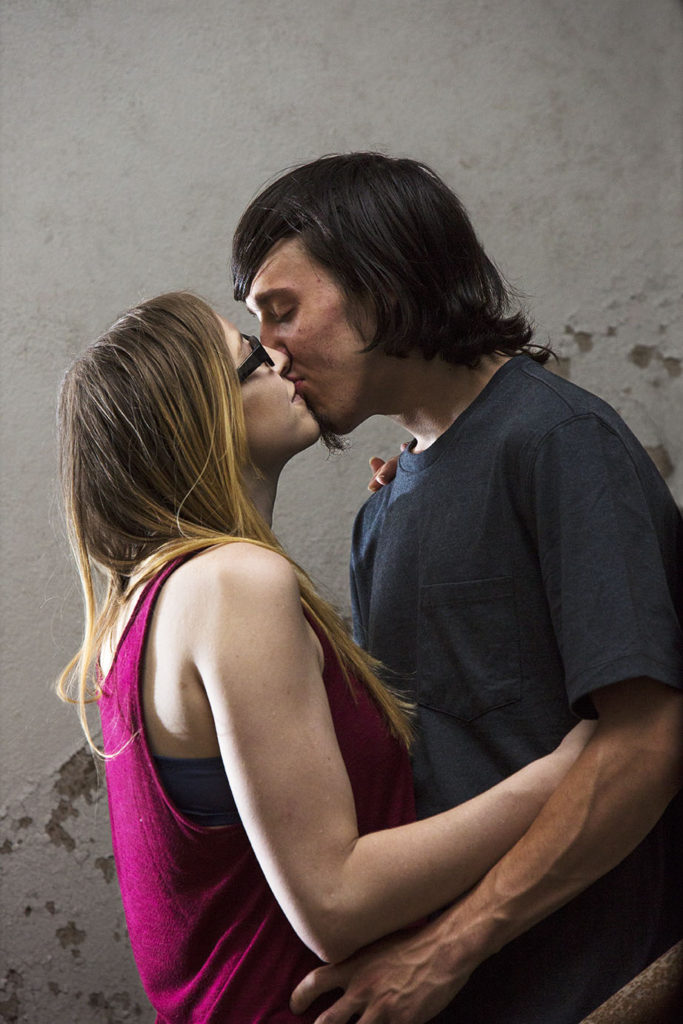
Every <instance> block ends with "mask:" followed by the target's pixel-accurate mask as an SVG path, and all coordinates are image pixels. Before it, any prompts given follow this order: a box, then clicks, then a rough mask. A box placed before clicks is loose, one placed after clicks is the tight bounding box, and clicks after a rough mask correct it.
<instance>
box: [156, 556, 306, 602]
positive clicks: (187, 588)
mask: <svg viewBox="0 0 683 1024" xmlns="http://www.w3.org/2000/svg"><path fill="white" fill-rule="evenodd" d="M164 589H165V590H166V591H167V595H166V596H167V601H168V602H169V603H170V601H171V600H172V601H173V603H174V604H175V603H176V602H179V603H181V604H182V605H184V606H185V607H186V608H187V607H195V608H197V607H201V608H204V609H205V610H209V609H210V608H211V607H214V608H215V607H216V605H218V606H220V607H222V608H225V606H226V605H229V606H233V607H235V606H239V607H241V606H242V605H243V603H244V602H248V603H249V604H250V605H252V604H255V605H258V604H264V605H272V604H273V603H274V602H275V603H281V602H284V603H285V604H287V603H289V602H291V601H294V602H296V604H297V605H298V604H299V586H298V582H297V578H296V573H295V571H294V568H293V566H292V565H291V563H290V562H289V561H288V560H287V559H286V558H285V557H284V556H283V555H281V554H279V553H278V552H277V551H273V550H272V549H271V548H264V547H261V546H260V545H259V544H251V543H249V541H233V542H231V543H229V544H220V545H216V546H215V547H212V548H209V549H208V550H206V551H202V552H201V553H200V554H198V555H195V556H194V557H193V558H190V559H188V561H187V562H184V563H183V565H181V566H180V567H179V568H178V569H177V570H176V571H175V572H174V573H173V575H172V576H171V577H170V579H169V580H168V583H167V585H166V587H165V588H164Z"/></svg>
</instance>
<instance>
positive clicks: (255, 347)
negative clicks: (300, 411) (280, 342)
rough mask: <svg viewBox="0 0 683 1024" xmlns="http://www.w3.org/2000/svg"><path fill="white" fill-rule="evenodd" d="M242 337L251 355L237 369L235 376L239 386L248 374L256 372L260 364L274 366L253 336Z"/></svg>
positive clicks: (245, 335) (244, 335)
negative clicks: (247, 344)
mask: <svg viewBox="0 0 683 1024" xmlns="http://www.w3.org/2000/svg"><path fill="white" fill-rule="evenodd" d="M242 337H243V338H244V340H245V341H246V342H248V343H249V348H250V349H251V355H248V356H247V358H246V359H245V360H244V362H243V363H240V365H239V366H238V367H237V376H238V378H239V382H240V384H242V383H244V381H245V380H246V379H247V377H248V376H249V374H250V373H253V372H254V370H257V369H258V368H259V366H260V365H261V363H268V366H275V363H274V362H273V360H272V359H271V358H270V356H269V355H268V353H267V352H266V350H265V349H264V347H263V345H262V344H261V342H260V341H259V339H258V338H256V337H255V336H254V335H253V334H243V335H242Z"/></svg>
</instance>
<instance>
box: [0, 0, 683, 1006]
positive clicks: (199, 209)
mask: <svg viewBox="0 0 683 1024" xmlns="http://www.w3.org/2000/svg"><path fill="white" fill-rule="evenodd" d="M0 17H1V18H2V64H1V70H0V74H1V75H2V78H1V80H0V86H1V91H0V102H1V103H2V128H1V129H0V131H1V138H0V174H1V185H2V202H3V228H2V232H3V237H2V241H3V247H2V257H1V260H2V262H1V263H0V273H1V275H2V292H3V310H2V321H1V323H2V362H1V365H0V370H1V372H2V377H1V380H0V386H1V388H2V394H1V402H0V417H1V419H0V424H1V430H2V465H1V473H2V486H1V487H0V507H1V511H2V526H1V531H2V532H1V534H0V544H1V551H2V568H3V589H2V607H1V609H0V624H1V626H0V628H1V629H2V647H1V651H0V657H1V662H0V680H1V691H0V694H1V697H0V699H1V706H0V750H1V755H0V756H1V758H2V772H0V827H1V830H2V831H1V833H0V871H1V872H2V896H1V899H2V912H3V920H4V921H6V922H9V927H7V926H5V927H4V928H3V930H2V935H1V937H0V958H1V962H0V981H2V984H3V988H2V991H0V1024H9V1022H22V1024H28V1022H30V1024H100V1022H108V1024H118V1022H124V1021H141V1022H143V1024H147V1022H151V1021H152V1020H153V1014H152V1012H151V1010H150V1008H149V1006H148V1004H147V1002H146V999H145V997H144V994H143V993H142V991H141V989H140V985H139V981H138V979H137V975H136V972H135V968H134V965H133V963H132V959H131V956H130V950H129V947H128V943H127V937H126V930H125V924H124V921H123V916H122V912H121V906H120V898H119V895H118V890H117V886H116V879H115V875H114V869H113V861H112V858H111V846H110V839H109V831H108V822H107V809H106V797H105V793H104V789H103V786H102V785H101V784H99V783H98V782H97V777H96V772H95V769H94V765H93V762H92V760H91V759H90V757H89V756H88V755H87V754H86V753H85V751H84V749H83V747H82V740H81V738H80V735H79V732H78V728H77V725H76V721H75V718H74V716H73V714H72V713H71V711H70V710H69V709H65V708H63V707H62V706H61V705H59V704H58V703H57V702H56V700H55V699H54V697H53V696H52V693H51V684H52V680H53V679H54V677H55V675H56V673H57V671H58V669H59V668H60V667H61V666H62V665H63V663H64V662H65V661H66V660H67V658H68V657H69V656H70V655H71V653H72V652H73V650H74V648H75V646H76V644H77V641H78V636H79V630H80V604H79V600H80V599H79V592H78V587H77V585H76V583H75V580H74V577H73V573H72V572H71V570H70V567H69V564H68V558H67V554H66V550H65V545H64V540H63V536H62V531H61V528H60V526H59V516H58V514H57V511H56V507H55V497H54V496H55V484H54V442H53V418H54V399H55V393H56V388H57V384H58V381H59V377H60V375H61V373H62V372H63V369H64V367H65V366H66V365H67V363H68V362H69V360H70V359H71V357H72V356H73V355H74V354H75V353H76V352H78V351H79V350H80V349H81V348H82V347H83V346H84V344H85V343H86V342H87V341H88V340H90V339H91V338H92V337H94V336H95V335H96V334H97V333H99V332H100V331H101V330H102V329H103V328H104V327H105V326H106V325H107V324H108V323H109V322H111V320H112V319H113V318H114V317H115V316H116V315H117V314H118V313H119V312H120V311H121V310H123V309H125V308H126V307H127V306H129V305H130V304H131V303H132V302H134V301H135V300H136V299H138V298H139V297H141V296H145V295H147V296H148V295H151V294H154V293H156V292H159V291H163V290H168V289H172V288H178V287H189V288H193V289H195V290H197V291H200V292H201V293H202V294H204V295H205V296H206V297H207V298H208V299H209V300H210V301H212V302H214V303H215V304H216V305H217V306H218V308H220V309H221V310H222V311H224V312H225V313H226V314H227V315H229V316H234V317H236V318H237V320H238V323H240V324H243V325H246V324H247V323H248V319H247V317H246V316H245V314H244V312H243V311H242V310H239V309H236V308H235V306H234V304H233V303H232V302H231V300H230V291H229V287H228V282H227V274H226V262H227V253H228V247H229V239H230V236H231V232H232V229H233V227H234V225H235V223H236V220H237V218H238V216H239V214H240V212H241V210H242V209H243V207H244V206H245V204H246V203H247V202H248V201H249V199H250V198H251V196H252V195H253V194H254V192H255V190H256V189H257V188H258V187H259V186H260V184H261V183H263V182H264V181H265V180H266V179H267V178H269V177H270V176H272V175H274V174H276V173H277V172H278V171H280V170H281V169H283V168H284V167H287V166H288V165H290V164H292V163H295V162H298V161H300V160H304V159H308V158H312V157H314V156H317V155H319V154H321V153H324V152H332V151H340V150H351V149H360V148H377V149H382V150H384V151H387V152H392V153H396V154H405V155H409V156H415V157H418V158H421V159H424V160H425V161H426V162H428V163H430V164H432V165H433V166H434V167H435V168H436V170H437V171H439V172H440V173H441V174H442V175H443V177H444V178H445V179H446V180H447V181H448V182H449V183H450V184H451V185H452V186H453V187H454V188H455V189H456V191H457V192H458V193H459V194H460V195H461V197H462V198H463V200H464V202H465V204H466V205H467V206H468V208H469V209H470V211H471V213H472V216H473V219H474V222H475V225H476V226H477V228H478V230H479V233H480V235H481V237H482V239H483V240H484V242H485V244H486V247H487V249H488V250H489V252H490V253H491V254H492V255H493V257H494V258H495V259H496V260H497V262H498V263H499V264H500V265H501V267H502V268H503V270H504V271H505V273H506V274H507V276H508V277H509V278H510V279H511V280H512V281H513V283H515V284H516V285H517V286H518V287H519V288H520V289H521V290H522V291H523V292H525V293H526V295H527V296H528V300H529V305H530V306H531V308H532V309H533V311H534V313H535V316H536V319H537V322H538V331H539V334H540V335H541V336H542V337H546V336H550V338H551V340H552V342H553V344H554V346H555V348H556V350H557V352H558V355H559V356H560V360H559V363H558V367H557V369H558V372H561V373H563V374H564V375H566V376H568V377H570V378H571V379H572V380H574V381H576V382H577V383H579V384H582V385H584V386H586V387H588V388H590V389H591V390H593V391H595V392H597V393H598V394H600V395H602V396H603V397H605V398H606V399H607V400H608V401H610V402H611V403H612V404H613V405H615V406H616V407H617V408H618V409H619V410H620V411H621V412H622V414H623V416H624V417H625V418H626V420H627V421H628V423H629V424H630V425H631V427H632V428H633V430H634V431H635V432H636V434H637V435H638V436H639V437H640V438H641V440H642V441H643V443H644V444H645V445H646V447H647V448H648V450H649V451H650V453H651V455H652V457H653V459H654V460H655V462H656V463H657V465H658V466H659V468H660V471H661V472H662V474H663V475H664V476H665V477H666V479H667V481H668V483H669V486H670V487H671V488H672V491H673V493H674V495H675V496H676V498H677V500H678V501H679V503H683V429H682V428H683V414H682V412H681V410H682V409H683V373H681V367H682V365H683V345H682V342H681V321H682V319H683V299H682V298H681V289H680V277H681V255H682V252H683V233H682V229H681V213H682V212H683V210H682V201H681V137H680V132H681V129H680V126H681V114H682V113H683V110H682V107H683V74H682V68H683V61H682V57H683V53H682V51H683V9H682V7H681V4H680V3H679V2H678V0H653V2H651V3H643V2H642V0H601V2H600V3H595V2H594V0H505V2H503V0H458V2H457V3H455V2H454V0H422V2H421V3H419V4H416V3H414V2H413V0H372V2H371V3H370V2H365V3H361V2H359V0H330V2H328V3H325V4H320V3H319V2H318V0H298V2H296V3H294V2H292V0H251V2H250V3H248V4H247V3H244V2H241V0H198V2H197V3H196V4H193V5H190V4H187V3H185V2H184V0H147V2H146V3H145V4H134V3H132V2H130V0H128V2H126V0H121V2H111V0H60V2H59V3H55V2H54V0H5V2H4V4H3V5H2V9H1V11H0ZM402 439H403V434H402V433H401V431H400V430H398V428H396V427H395V426H394V425H392V424H391V423H388V422H383V421H380V420H371V421H369V422H368V423H367V424H365V425H364V426H363V427H362V428H361V429H360V430H359V431H357V432H356V434H355V436H354V442H353V447H352V449H351V451H350V453H349V454H348V455H346V456H344V457H342V458H340V459H333V460H327V459H326V457H325V456H324V454H322V453H321V452H319V451H318V450H314V451H312V452H310V453H306V454H305V455H303V456H301V457H299V458H298V459H297V460H295V462H294V463H293V465H292V467H291V471H290V472H289V474H288V475H287V477H286V478H285V479H284V480H283V483H282V487H281V494H280V501H279V508H278V512H277V518H276V523H275V526H276V530H277V531H278V532H279V534H280V536H281V537H282V539H283V540H284V542H285V544H286V545H287V546H288V547H289V549H290V550H291V551H292V553H293V554H294V555H295V557H297V558H299V560H300V561H301V562H302V563H303V564H304V565H305V566H306V567H307V568H308V569H309V570H310V571H311V572H312V573H313V576H314V577H315V579H316V580H317V581H318V583H319V584H320V585H321V586H322V587H323V588H324V589H325V590H326V592H327V593H328V594H329V595H331V596H332V598H333V599H334V600H335V601H336V602H337V603H338V604H339V605H340V606H341V607H342V608H347V607H348V604H347V596H346V561H347V556H348V543H349V533H350V528H351V522H352V519H353V515H354V512H355V510H356V509H357V507H358V505H359V504H360V503H361V502H362V501H363V499H364V497H365V495H366V491H365V483H366V479H367V469H366V465H367V463H366V460H367V457H368V456H369V455H370V454H371V453H373V452H378V453H385V454H389V453H391V452H393V451H395V450H396V449H397V447H398V444H399V442H400V440H402Z"/></svg>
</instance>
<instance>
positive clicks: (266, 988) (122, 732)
mask: <svg viewBox="0 0 683 1024" xmlns="http://www.w3.org/2000/svg"><path fill="white" fill-rule="evenodd" d="M181 561H182V559H178V560H176V561H175V562H172V563H171V564H170V565H168V566H167V567H166V568H165V569H164V570H163V571H162V572H161V573H160V574H159V576H157V577H156V578H155V579H154V580H152V581H151V582H150V583H149V584H148V586H147V588H146V590H145V591H144V593H143V594H142V596H141V598H140V600H139V602H138V606H137V608H136V610H135V612H134V613H133V616H132V617H131V619H130V620H129V622H128V625H127V627H126V630H125V632H124V634H123V636H122V638H121V641H120V643H119V646H118V649H117V652H116V657H115V659H114V663H113V665H112V668H111V670H110V671H109V674H108V675H107V678H106V680H105V682H104V684H103V691H104V692H103V695H102V697H101V699H100V702H99V708H100V715H101V718H102V727H103V738H104V748H105V751H106V752H107V753H111V752H113V751H115V750H118V749H120V748H121V747H122V746H123V744H124V743H125V742H126V741H127V740H128V739H129V738H130V737H131V736H133V737H134V739H133V740H132V742H130V743H129V745H128V746H126V747H125V749H124V750H123V752H122V753H120V754H118V756H116V757H114V758H113V759H112V760H110V761H107V763H106V775H107V793H108V799H109V812H110V817H111V832H112V843H113V849H114V858H115V862H116V870H117V874H118V879H119V885H120V887H121V896H122V898H123V906H124V910H125V914H126V922H127V925H128V932H129V935H130V941H131V945H132V948H133V954H134V956H135V961H136V964H137V967H138V970H139V972H140V977H141V979H142V983H143V985H144V987H145V991H146V992H147V995H148V997H149V999H150V1002H151V1003H152V1005H153V1007H154V1008H155V1009H156V1011H157V1014H158V1016H157V1024H189V1022H193V1024H199V1022H201V1024H206V1022H216V1024H218V1022H219V1021H220V1022H221V1024H231V1022H234V1024H255V1022H260V1021H269V1022H276V1024H284V1022H285V1021H286V1022H288V1024H295V1022H297V1021H298V1022H304V1024H306V1022H312V1021H314V1020H315V1019H316V1017H317V1016H318V1015H319V1014H320V1013H321V1012H322V1011H323V1009H325V1007H327V1006H329V1005H331V1003H332V1002H334V997H332V998H330V997H329V996H325V997H321V999H319V1000H317V1002H316V1003H315V1004H314V1007H313V1008H311V1009H310V1010H309V1011H308V1013H306V1014H304V1015H302V1016H294V1014H292V1013H290V1011H289V1009H288V1001H289V997H290V995H291V992H292V990H293V989H294V988H295V986H296V985H297V984H298V982H299V981H300V980H301V979H302V978H303V977H304V975H305V974H306V973H307V972H308V971H310V970H312V969H313V968H314V967H317V966H318V965H319V964H320V961H319V960H318V958H317V957H316V956H315V955H314V954H313V953H312V952H311V951H310V950H309V949H308V948H307V947H306V946H305V945H304V944H303V942H301V940H300V939H299V938H298V936H297V935H296V934H295V932H294V931H293V929H292V928H291V926H290V924H289V922H288V921H287V918H286V917H285V915H284V914H283V912H282V910H281V909H280V907H279V905H278V903H277V901H276V900H275V898H274V896H273V894H272V893H271V891H270V888H269V887H268V883H267V882H266V879H265V877H264V875H263V873H262V871H261V869H260V867H259V864H258V861H257V860H256V857H255V855H254V853H253V851H252V849H251V846H250V845H249V840H248V839H247V836H246V833H245V831H244V829H243V828H242V826H241V825H227V826H225V827H223V828H218V829H213V828H206V827H204V826H201V825H197V824H195V823H193V822H191V821H190V820H188V819H187V818H185V817H184V816H183V815H182V814H181V813H180V812H179V811H177V810H176V808H175V807H174V806H173V805H172V804H171V801H170V800H169V798H168V797H167V795H166V793H165V791H164V789H163V787H162V785H161V782H160V780H159V777H158V773H157V770H156V768H155V766H154V762H153V757H152V753H151V751H150V749H149V746H148V744H147V739H146V736H145V730H144V724H143V718H142V703H141V701H142V675H143V658H144V649H145V641H146V637H147V633H148V627H149V623H150V621H151V616H152V612H153V609H154V604H155V601H156V598H157V596H158V594H159V591H160V589H161V586H162V584H163V583H164V581H165V580H166V579H167V578H168V576H169V575H170V574H171V573H172V572H173V570H174V569H175V568H177V566H178V565H179V564H180V563H181ZM319 639H320V642H321V644H322V646H323V652H324V656H325V671H324V675H323V678H324V682H325V687H326V690H327V696H328V700H329V702H330V708H331V711H332V718H333V721H334V726H335V730H336V734H337V740H338V742H339V747H340V750H341V753H342V756H343V758H344V762H345V764H346V770H347V772H348V775H349V779H350V781H351V786H352V789H353V793H354V797H355V802H356V811H357V815H358V826H359V830H360V833H361V835H362V834H364V833H367V832H373V831H377V830H379V829H384V828H391V827H393V826H395V825H400V824H404V823H405V822H408V821H412V820H413V819H414V816H415V807H414V801H413V789H412V780H411V774H410V767H409V762H408V757H407V754H406V752H405V750H404V749H403V748H402V747H401V746H400V744H398V743H397V742H396V741H395V740H394V739H393V738H392V737H391V735H390V734H389V732H388V730H387V728H386V726H385V725H384V722H383V720H382V717H381V715H380V714H379V712H378V711H377V709H376V707H375V705H374V703H373V702H372V701H371V699H370V698H369V697H368V696H367V694H366V693H365V690H364V689H363V688H362V687H360V686H356V688H355V696H356V698H357V700H355V701H354V699H353V697H352V695H351V694H350V692H349V689H348V686H347V684H346V682H345V681H344V678H343V676H342V673H341V669H340V666H339V663H338V661H337V659H336V657H335V655H334V653H333V652H332V650H331V648H330V646H329V644H328V643H327V641H326V639H325V638H324V637H323V636H320V635H319Z"/></svg>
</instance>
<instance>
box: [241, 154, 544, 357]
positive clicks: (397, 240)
mask: <svg viewBox="0 0 683 1024" xmlns="http://www.w3.org/2000/svg"><path fill="white" fill-rule="evenodd" d="M284 238H298V239H299V240H300V241H301V242H302V244H303V246H304V248H305V249H306V251H307V252H308V254H309V255H310V256H311V257H312V259H313V260H314V261H315V262H317V263H318V264H320V266H322V267H324V268H325V269H326V270H327V271H328V273H330V274H331V275H332V277H333V278H334V279H335V280H336V281H337V283H338V284H339V286H340V287H341V289H342V291H343V292H344V294H345V295H346V297H347V299H348V300H349V303H350V306H349V308H350V313H351V315H352V316H353V314H354V312H355V311H358V312H360V311H364V312H367V311H368V310H369V311H370V313H371V314H372V316H373V318H374V323H375V325H376V329H375V333H374V336H373V337H372V338H371V339H366V340H367V342H368V346H367V347H368V349H370V348H374V347H376V346H381V348H382V349H383V350H384V352H386V353H387V355H394V356H405V355H406V354H407V353H408V352H409V351H410V350H411V349H417V350H419V351H420V352H421V353H422V354H423V356H424V357H425V358H426V359H433V358H434V356H436V355H439V356H441V358H442V359H445V360H446V361H447V362H449V363H459V364H463V365H467V366H476V365H477V364H478V362H479V360H480V359H481V357H482V356H484V355H488V354H490V353H493V352H499V353H501V354H504V355H514V354H516V353H519V352H522V351H526V352H527V353H528V354H529V355H532V356H533V357H534V358H535V359H537V360H539V361H540V362H545V360H546V359H547V358H548V354H549V350H548V349H547V348H546V347H545V346H543V345H538V344H534V343H532V342H531V339H532V336H533V329H532V326H531V324H530V322H529V320H528V319H527V317H526V316H525V314H524V312H523V311H522V309H521V308H520V307H519V303H518V301H517V296H516V293H515V292H514V291H513V289H512V288H511V287H510V286H509V285H508V284H507V282H506V281H505V280H504V278H503V276H502V274H501V273H500V271H499V270H498V269H497V268H496V267H495V266H494V264H493V263H492V262H491V260H490V259H489V258H488V256H487V255H486V253H485V252H484V249H483V247H482V246H481V244H480V242H479V240H478V239H477V236H476V234H475V233H474V229H473V227H472V224H471V223H470V219H469V217H468V216H467V213H466V211H465V209H464V207H463V205H462V203H461V202H460V200H459V199H458V197H457V196H456V195H455V194H454V193H453V192H452V191H451V190H450V189H449V188H448V187H447V186H446V185H445V184H444V182H443V181H441V179H440V178H439V177H438V176H437V175H436V174H435V173H434V171H432V170H430V168H429V167H426V166H425V165H424V164H420V163H418V162H417V161H415V160H407V159H394V158H391V157H387V156H383V155H382V154H380V153H350V154H347V155H340V156H325V157H322V158H321V159H319V160H314V161H313V162H312V163H308V164H302V165H301V166H299V167H295V168H293V169H292V170H290V171H288V172H287V173H285V174H283V175H282V176H281V177H279V178H278V179H277V180H275V181H274V182H272V184H270V185H267V186H266V187H265V188H264V189H263V191H262V192H261V193H260V194H259V195H258V196H257V197H256V198H255V199H254V200H253V201H252V202H251V203H250V204H249V206H248V207H247V209H246V210H245V212H244V214H243V216H242V218H241V220H240V222H239V224H238V226H237V231H236V232H235V238H234V241H233V255H232V274H233V281H234V293H235V299H237V300H238V301H243V300H244V299H245V298H246V296H247V295H248V294H249V291H250V289H251V285H252V282H253V280H254V277H255V276H256V274H257V272H258V270H259V267H260V266H261V264H262V263H263V261H264V259H265V258H266V255H267V254H268V252H269V250H270V249H271V247H272V246H273V245H275V243H276V242H279V241H280V240H281V239H284Z"/></svg>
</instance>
